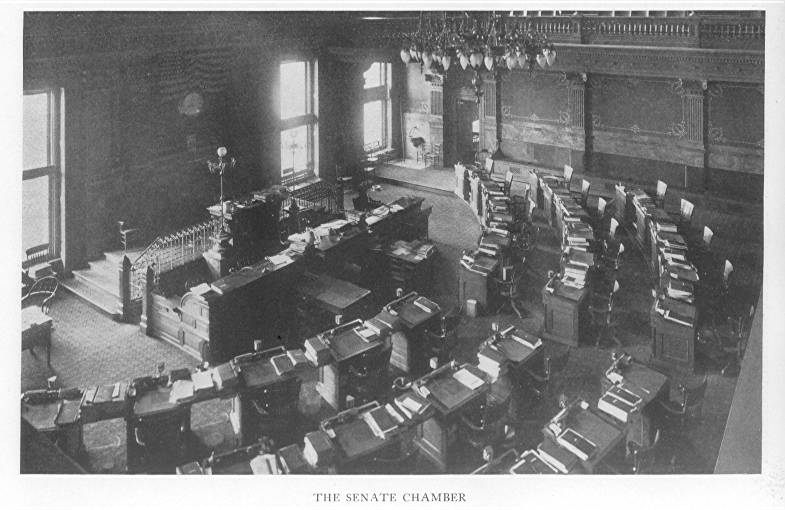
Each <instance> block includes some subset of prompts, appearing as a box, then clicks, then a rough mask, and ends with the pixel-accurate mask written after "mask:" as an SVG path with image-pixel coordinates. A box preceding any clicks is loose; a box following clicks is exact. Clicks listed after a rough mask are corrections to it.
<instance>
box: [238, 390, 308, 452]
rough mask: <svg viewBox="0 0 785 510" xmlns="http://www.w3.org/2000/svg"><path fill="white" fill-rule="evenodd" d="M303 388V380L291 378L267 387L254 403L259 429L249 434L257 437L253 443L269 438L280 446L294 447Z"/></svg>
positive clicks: (255, 418)
mask: <svg viewBox="0 0 785 510" xmlns="http://www.w3.org/2000/svg"><path fill="white" fill-rule="evenodd" d="M301 385H302V381H301V380H300V378H299V377H290V378H287V379H284V380H283V381H281V382H279V383H278V384H274V385H271V386H268V387H266V388H264V389H263V390H262V392H261V394H260V395H259V397H258V398H256V399H254V400H253V412H254V422H255V423H254V425H255V426H254V430H253V431H249V433H250V434H252V435H253V437H252V438H251V441H256V440H257V439H259V438H261V437H269V438H272V439H273V441H275V442H276V444H290V443H291V442H293V441H294V440H296V439H297V432H298V429H299V423H298V412H297V403H298V401H299V399H300V386H301Z"/></svg>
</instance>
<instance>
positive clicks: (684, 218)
mask: <svg viewBox="0 0 785 510" xmlns="http://www.w3.org/2000/svg"><path fill="white" fill-rule="evenodd" d="M694 212H695V205H694V204H693V203H692V202H690V201H689V200H685V199H683V198H682V199H681V203H680V205H679V222H678V227H679V231H680V232H681V234H682V235H683V236H685V237H686V238H689V234H690V227H691V224H692V214H693V213H694Z"/></svg>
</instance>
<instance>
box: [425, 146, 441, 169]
mask: <svg viewBox="0 0 785 510" xmlns="http://www.w3.org/2000/svg"><path fill="white" fill-rule="evenodd" d="M423 160H424V161H425V166H432V167H439V166H441V165H442V145H441V144H440V143H434V144H428V145H426V149H425V152H424V153H423Z"/></svg>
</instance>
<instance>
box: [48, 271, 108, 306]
mask: <svg viewBox="0 0 785 510" xmlns="http://www.w3.org/2000/svg"><path fill="white" fill-rule="evenodd" d="M73 273H74V277H73V278H69V279H67V280H63V281H62V285H63V287H64V288H65V289H66V290H68V291H69V292H71V293H72V294H74V295H76V296H77V297H79V298H81V299H83V300H84V301H86V302H88V303H89V304H91V305H92V306H94V307H95V308H97V309H98V310H99V311H102V312H104V313H106V314H108V315H110V316H112V317H116V315H117V301H118V298H117V296H115V295H113V294H111V293H109V292H108V291H107V290H106V289H103V288H101V287H96V286H94V285H92V284H91V283H88V281H86V280H85V279H84V278H83V277H79V276H77V274H78V272H77V271H74V272H73Z"/></svg>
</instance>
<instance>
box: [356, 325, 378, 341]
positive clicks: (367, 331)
mask: <svg viewBox="0 0 785 510" xmlns="http://www.w3.org/2000/svg"><path fill="white" fill-rule="evenodd" d="M352 331H354V332H355V334H357V336H359V337H360V338H362V339H363V341H365V342H370V341H371V340H373V339H374V337H375V336H376V332H375V331H374V330H373V329H371V328H369V327H368V326H366V325H365V324H363V325H362V326H357V327H356V328H354V329H352Z"/></svg>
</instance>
